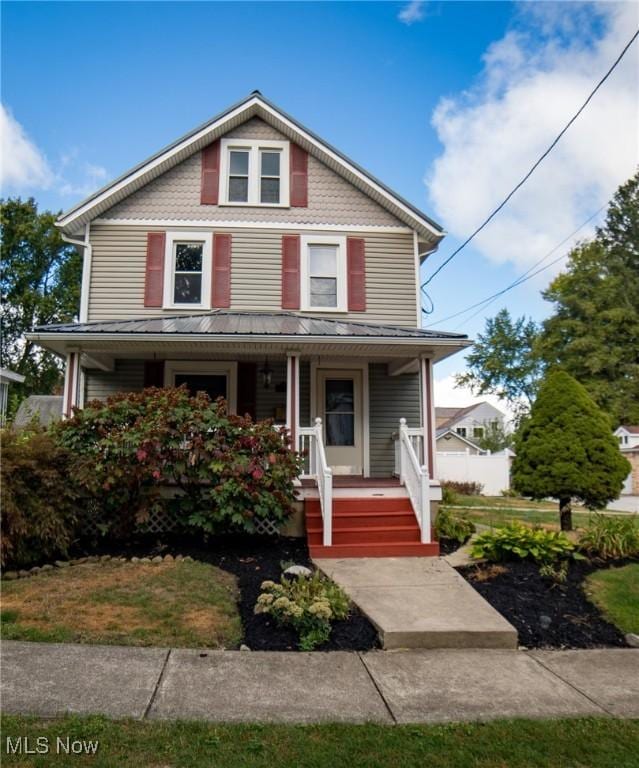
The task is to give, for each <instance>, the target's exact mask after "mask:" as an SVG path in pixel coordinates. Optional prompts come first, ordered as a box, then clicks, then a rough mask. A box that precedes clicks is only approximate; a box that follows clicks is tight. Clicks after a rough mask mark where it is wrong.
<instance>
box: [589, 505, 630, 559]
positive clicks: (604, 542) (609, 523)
mask: <svg viewBox="0 0 639 768" xmlns="http://www.w3.org/2000/svg"><path fill="white" fill-rule="evenodd" d="M579 548H580V549H581V550H582V551H584V552H586V553H587V554H588V556H589V557H595V558H598V559H600V560H608V559H610V558H619V557H632V556H634V555H639V525H637V519H636V515H632V516H630V515H629V516H628V517H609V516H607V515H593V517H592V518H591V520H590V523H589V524H588V526H587V527H586V529H585V530H584V532H583V533H582V534H581V536H580V537H579Z"/></svg>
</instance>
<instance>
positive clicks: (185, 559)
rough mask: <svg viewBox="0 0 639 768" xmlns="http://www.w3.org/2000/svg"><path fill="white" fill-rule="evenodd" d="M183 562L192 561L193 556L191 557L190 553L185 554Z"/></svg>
mask: <svg viewBox="0 0 639 768" xmlns="http://www.w3.org/2000/svg"><path fill="white" fill-rule="evenodd" d="M184 562H186V563H192V562H193V558H192V557H191V555H187V556H186V557H185V558H184Z"/></svg>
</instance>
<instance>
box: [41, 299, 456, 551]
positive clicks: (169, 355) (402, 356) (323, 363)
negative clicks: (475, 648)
mask: <svg viewBox="0 0 639 768" xmlns="http://www.w3.org/2000/svg"><path fill="white" fill-rule="evenodd" d="M33 336H36V333H34V334H33ZM37 336H38V338H37V339H36V340H38V341H39V342H40V343H43V344H46V346H47V347H48V348H51V349H54V350H55V351H58V352H59V353H63V354H65V355H66V359H67V367H66V378H65V388H64V408H63V412H64V413H65V414H69V413H71V411H72V409H73V408H74V407H82V406H83V405H84V403H86V402H88V401H90V400H92V399H96V398H98V399H105V398H106V397H108V396H109V395H112V394H115V393H117V392H128V391H139V390H141V389H143V388H144V387H148V386H159V387H162V386H167V387H170V386H180V385H185V386H187V387H188V388H189V389H190V390H191V391H192V392H194V393H195V392H197V391H206V392H207V393H208V394H209V395H210V396H211V397H212V398H216V397H220V396H221V397H224V398H225V399H226V401H227V403H228V407H229V410H230V412H234V413H240V414H246V413H248V414H250V415H251V416H252V417H253V418H254V419H258V420H262V419H272V420H273V422H274V424H276V425H282V426H285V427H286V428H287V429H288V431H289V434H290V440H291V444H292V446H293V447H294V448H295V449H296V450H298V451H300V452H302V453H303V454H304V468H303V472H302V476H301V478H300V490H299V496H300V498H301V499H306V498H307V497H308V498H315V499H317V500H318V503H319V508H320V512H321V529H322V530H321V542H322V546H323V547H327V546H329V547H330V546H332V545H333V539H334V536H333V518H334V506H335V504H334V498H338V497H339V496H340V495H344V494H343V493H341V492H340V489H342V491H343V490H346V487H345V486H346V485H349V484H350V486H351V489H352V488H354V487H356V488H357V496H358V497H359V498H368V499H370V501H371V504H372V502H373V501H374V500H375V498H376V494H379V490H378V487H379V484H387V487H390V486H391V485H394V486H395V487H396V488H400V489H401V490H400V492H399V493H398V496H404V497H405V498H406V499H407V500H409V501H410V505H411V508H412V511H413V513H414V520H415V522H416V523H417V524H418V526H419V532H418V534H419V537H418V540H419V542H421V543H428V542H430V541H431V525H430V520H431V504H432V503H433V502H435V501H437V500H438V498H439V488H438V484H437V481H436V477H437V475H436V466H435V461H434V458H435V449H434V434H435V430H434V407H433V394H432V393H433V363H434V362H435V360H437V359H440V358H441V357H444V356H446V355H448V354H451V353H452V352H454V351H456V350H457V349H459V347H460V341H461V339H460V337H455V338H452V337H451V338H448V337H447V336H445V337H441V336H439V335H437V334H432V333H430V332H427V331H421V330H418V329H403V328H394V327H392V328H391V327H387V326H376V325H368V324H364V323H352V322H345V321H337V320H331V319H324V318H307V317H300V316H297V315H294V314H292V313H262V314H256V313H251V314H250V315H248V314H246V313H231V312H215V313H208V314H204V315H194V316H188V317H180V318H164V317H163V318H157V319H154V320H140V321H112V322H108V323H106V322H102V323H86V324H83V325H69V326H55V327H47V328H43V329H39V331H38V332H37ZM451 336H452V335H451ZM462 344H463V341H462ZM309 486H310V488H309ZM346 495H348V494H346ZM350 495H351V496H353V493H352V492H351V494H350ZM404 512H405V510H404Z"/></svg>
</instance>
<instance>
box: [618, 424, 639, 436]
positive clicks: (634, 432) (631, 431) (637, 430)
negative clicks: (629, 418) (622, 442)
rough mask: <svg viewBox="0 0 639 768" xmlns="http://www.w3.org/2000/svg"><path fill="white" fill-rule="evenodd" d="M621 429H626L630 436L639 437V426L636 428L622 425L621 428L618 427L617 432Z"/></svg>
mask: <svg viewBox="0 0 639 768" xmlns="http://www.w3.org/2000/svg"><path fill="white" fill-rule="evenodd" d="M620 429H625V430H626V432H627V433H628V434H629V435H639V425H638V426H635V425H626V424H621V426H619V427H617V430H616V431H617V432H618V431H619V430H620Z"/></svg>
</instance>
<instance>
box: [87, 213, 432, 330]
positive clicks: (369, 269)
mask: <svg viewBox="0 0 639 768" xmlns="http://www.w3.org/2000/svg"><path fill="white" fill-rule="evenodd" d="M299 210H301V209H299ZM149 229H153V228H149V227H134V226H131V227H129V226H126V227H120V226H118V227H115V226H111V225H108V224H94V225H93V226H92V227H91V242H92V244H93V259H92V268H91V293H90V297H89V320H109V319H124V320H126V319H130V318H136V317H154V316H157V315H158V314H163V315H164V314H184V313H185V312H189V313H191V312H193V313H194V312H195V311H196V310H190V309H188V308H187V309H184V308H180V309H176V310H172V311H166V310H162V309H159V308H153V307H145V306H144V269H145V258H146V236H147V231H149ZM189 230H190V231H192V230H193V227H192V226H191V227H189ZM209 231H210V230H209ZM215 231H216V232H218V231H220V230H219V228H216V230H215ZM224 231H226V232H230V233H231V234H232V235H233V252H232V257H231V265H232V266H231V309H234V310H245V311H250V310H280V309H281V290H282V274H281V270H282V235H283V234H290V231H288V232H287V231H286V230H260V229H237V228H236V229H233V228H228V229H226V230H224ZM348 234H349V236H353V237H358V236H359V237H363V238H364V240H365V248H366V311H365V312H352V313H344V314H341V313H340V314H338V315H334V316H336V317H342V318H349V319H352V320H358V321H360V322H363V321H371V322H379V323H388V324H391V325H400V326H408V327H413V328H414V327H415V325H416V321H417V318H416V316H415V296H416V291H417V286H416V285H415V256H414V250H413V237H412V235H411V234H409V233H402V232H398V233H393V234H389V233H361V234H360V233H357V232H349V233H348ZM309 314H312V312H311V313H309ZM322 316H326V317H330V316H331V314H330V313H323V315H322Z"/></svg>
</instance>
